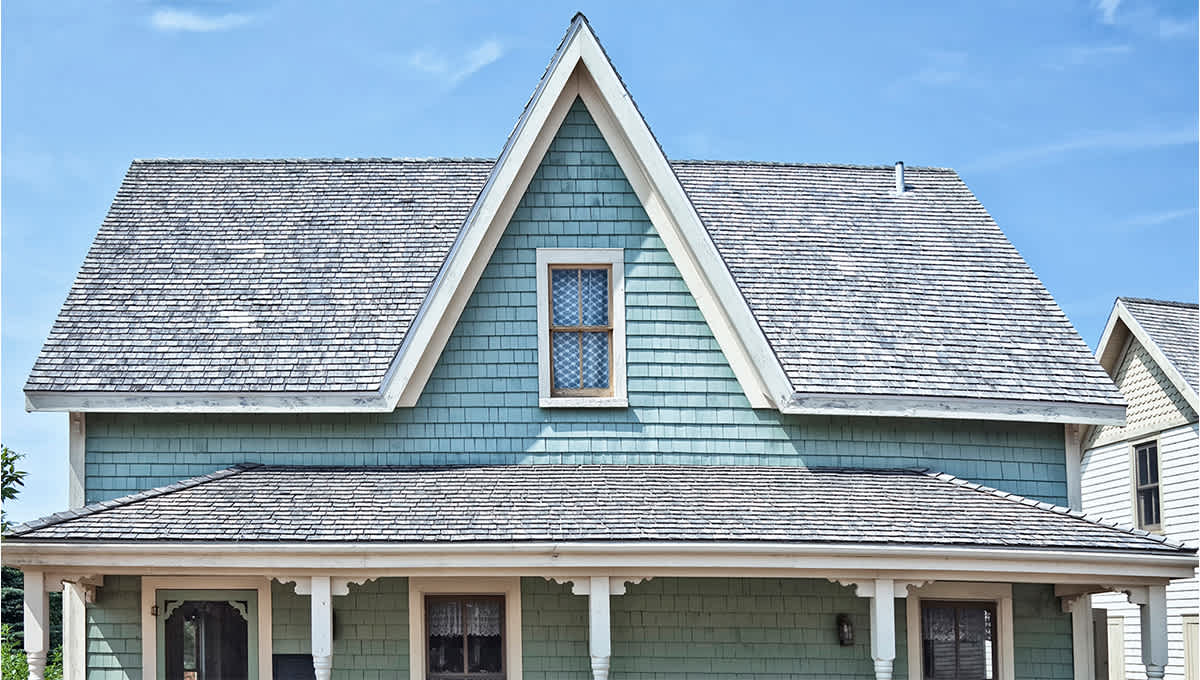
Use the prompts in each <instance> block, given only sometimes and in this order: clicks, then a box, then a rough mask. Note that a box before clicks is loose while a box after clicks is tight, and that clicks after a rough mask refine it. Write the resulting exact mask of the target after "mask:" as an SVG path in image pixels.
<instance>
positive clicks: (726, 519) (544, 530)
mask: <svg viewBox="0 0 1200 680" xmlns="http://www.w3.org/2000/svg"><path fill="white" fill-rule="evenodd" d="M7 537H9V538H20V539H21V540H22V541H23V542H24V541H46V542H64V541H65V542H115V541H120V542H129V541H134V542H155V543H163V542H196V541H206V542H219V543H243V542H258V543H263V542H267V543H269V542H288V543H294V542H297V541H301V542H314V543H322V542H323V543H330V542H346V541H354V542H367V543H370V542H375V543H408V544H413V543H416V544H432V543H465V542H475V543H488V542H508V543H511V542H523V541H528V542H604V541H613V542H630V541H635V542H639V541H646V542H658V541H664V542H665V541H671V542H681V541H684V542H686V541H697V542H701V541H703V542H721V541H729V542H738V543H746V542H756V541H761V542H764V543H767V542H769V543H776V544H777V543H813V544H823V543H828V544H832V543H838V544H846V543H851V544H879V545H895V546H921V545H930V546H967V547H1002V548H1030V549H1039V550H1044V549H1067V550H1085V551H1086V550H1092V551H1119V552H1122V553H1128V552H1136V553H1152V554H1160V555H1162V554H1177V555H1186V554H1191V553H1194V552H1195V550H1194V549H1193V548H1190V547H1185V546H1179V545H1176V544H1172V543H1170V542H1168V541H1166V540H1165V539H1164V538H1163V537H1161V536H1158V535H1155V534H1150V533H1147V532H1145V531H1140V530H1135V529H1132V528H1128V527H1121V526H1118V525H1116V524H1113V523H1106V522H1103V521H1098V520H1097V519H1096V518H1093V517H1088V516H1085V515H1083V514H1082V513H1078V512H1075V511H1070V510H1067V509H1065V508H1061V507H1057V506H1053V505H1050V504H1048V503H1041V502H1037V501H1034V500H1031V499H1027V498H1022V497H1020V496H1016V495H1013V494H1008V493H1005V492H1001V491H997V490H994V489H991V488H988V487H983V486H980V485H976V484H972V483H969V482H966V481H964V480H961V479H958V478H956V477H953V476H950V475H945V474H937V473H930V472H926V471H923V470H885V469H847V468H800V467H760V466H685V465H494V466H444V467H407V466H387V467H361V466H358V467H349V466H347V467H314V466H274V465H257V464H242V465H237V466H235V467H232V468H228V469H225V470H221V471H218V472H214V473H212V474H208V475H203V476H200V477H195V478H192V479H188V480H184V481H181V482H178V483H175V484H172V485H170V486H166V487H162V488H158V489H153V490H150V491H145V492H142V493H139V494H135V495H132V496H126V497H124V498H119V499H115V500H111V501H104V502H101V503H95V504H92V505H88V506H86V507H84V508H80V509H78V510H72V511H67V512H62V513H57V514H55V515H51V516H49V517H45V518H43V519H39V520H36V521H33V522H29V523H26V524H22V525H19V526H16V527H14V528H12V530H11V531H10V532H9V533H8V534H7Z"/></svg>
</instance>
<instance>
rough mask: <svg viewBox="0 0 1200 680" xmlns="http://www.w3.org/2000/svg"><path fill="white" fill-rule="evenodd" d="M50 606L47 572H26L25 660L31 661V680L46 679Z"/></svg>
mask: <svg viewBox="0 0 1200 680" xmlns="http://www.w3.org/2000/svg"><path fill="white" fill-rule="evenodd" d="M49 604H50V595H49V593H47V592H46V574H45V572H41V571H26V572H25V658H26V659H28V661H29V680H44V678H45V677H46V648H47V647H48V646H49V644H50V606H49Z"/></svg>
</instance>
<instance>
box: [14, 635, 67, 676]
mask: <svg viewBox="0 0 1200 680" xmlns="http://www.w3.org/2000/svg"><path fill="white" fill-rule="evenodd" d="M62 676H63V660H62V645H59V646H58V647H55V648H54V651H53V652H51V653H50V658H49V659H47V660H46V680H62ZM0 679H2V680H29V664H28V663H27V662H26V661H25V652H24V651H22V650H21V648H20V647H19V646H18V645H17V642H16V639H15V638H14V636H13V634H12V630H11V628H10V626H9V625H8V624H4V625H3V626H0Z"/></svg>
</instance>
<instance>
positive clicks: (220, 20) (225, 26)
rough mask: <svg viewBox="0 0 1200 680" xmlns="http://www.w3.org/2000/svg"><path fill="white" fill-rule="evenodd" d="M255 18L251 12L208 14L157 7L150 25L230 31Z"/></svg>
mask: <svg viewBox="0 0 1200 680" xmlns="http://www.w3.org/2000/svg"><path fill="white" fill-rule="evenodd" d="M253 20H254V17H253V16H251V15H249V14H234V13H230V14H217V15H206V14H200V13H198V12H193V11H190V10H185V9H157V10H154V13H153V14H151V15H150V25H151V26H153V27H154V28H155V29H156V30H159V31H168V32H177V31H183V32H192V33H209V32H212V31H228V30H230V29H234V28H238V27H241V26H245V25H246V24H248V23H250V22H251V21H253Z"/></svg>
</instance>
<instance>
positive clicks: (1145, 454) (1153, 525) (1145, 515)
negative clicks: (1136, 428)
mask: <svg viewBox="0 0 1200 680" xmlns="http://www.w3.org/2000/svg"><path fill="white" fill-rule="evenodd" d="M1133 459H1134V461H1133V464H1134V467H1135V468H1136V470H1135V472H1136V478H1135V479H1134V484H1135V486H1134V504H1135V505H1136V506H1137V508H1136V510H1137V523H1138V527H1139V528H1142V529H1146V530H1147V531H1157V530H1158V529H1160V528H1161V527H1162V507H1161V504H1160V500H1159V493H1158V442H1146V443H1145V444H1139V445H1137V446H1136V447H1134V449H1133Z"/></svg>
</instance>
